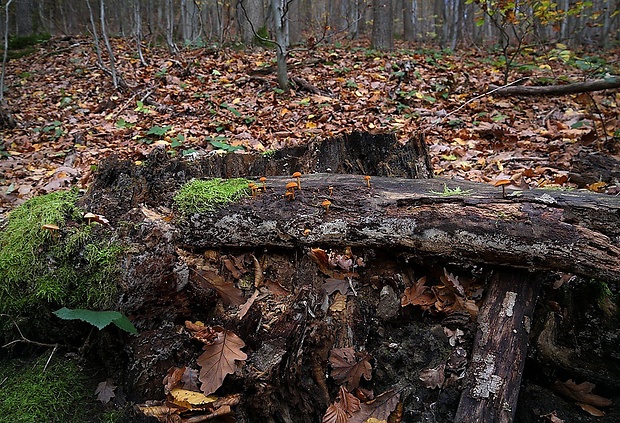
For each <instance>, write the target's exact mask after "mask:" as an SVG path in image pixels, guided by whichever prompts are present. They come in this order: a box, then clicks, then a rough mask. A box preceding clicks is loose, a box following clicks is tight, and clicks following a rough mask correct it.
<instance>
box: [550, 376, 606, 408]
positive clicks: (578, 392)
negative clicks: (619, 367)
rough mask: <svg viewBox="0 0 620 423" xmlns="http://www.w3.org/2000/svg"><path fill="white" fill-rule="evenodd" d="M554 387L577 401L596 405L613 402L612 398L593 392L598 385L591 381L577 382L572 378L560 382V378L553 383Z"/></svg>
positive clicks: (604, 405)
mask: <svg viewBox="0 0 620 423" xmlns="http://www.w3.org/2000/svg"><path fill="white" fill-rule="evenodd" d="M553 387H554V388H555V390H556V391H557V392H559V393H560V394H562V395H564V396H566V397H569V398H571V399H573V400H575V401H577V402H581V403H584V404H589V405H593V406H595V407H609V406H610V405H611V404H612V402H611V400H609V399H607V398H604V397H601V396H599V395H596V394H593V393H592V391H593V390H594V388H595V387H596V385H594V384H593V383H590V382H582V383H580V384H576V383H575V382H573V380H572V379H569V380H567V381H566V382H560V381H559V380H558V381H556V382H555V383H554V384H553Z"/></svg>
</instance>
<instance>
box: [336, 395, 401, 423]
mask: <svg viewBox="0 0 620 423" xmlns="http://www.w3.org/2000/svg"><path fill="white" fill-rule="evenodd" d="M399 402H400V392H396V391H394V390H389V391H386V392H384V393H382V394H381V395H379V396H377V397H376V398H375V399H374V400H372V401H370V402H367V403H363V404H360V411H358V412H357V413H354V414H353V415H352V416H351V418H350V419H349V422H348V423H367V422H369V421H370V422H375V423H377V422H384V423H385V422H387V421H388V419H389V418H390V414H392V412H393V411H394V410H395V409H396V407H398V403H399ZM371 419H375V420H371Z"/></svg>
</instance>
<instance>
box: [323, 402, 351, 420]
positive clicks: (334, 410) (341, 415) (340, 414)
mask: <svg viewBox="0 0 620 423" xmlns="http://www.w3.org/2000/svg"><path fill="white" fill-rule="evenodd" d="M348 421H349V416H348V415H347V412H346V411H344V410H343V409H342V408H340V407H339V406H338V405H336V404H335V403H334V404H330V406H329V407H327V411H326V412H325V415H324V416H323V420H322V423H347V422H348Z"/></svg>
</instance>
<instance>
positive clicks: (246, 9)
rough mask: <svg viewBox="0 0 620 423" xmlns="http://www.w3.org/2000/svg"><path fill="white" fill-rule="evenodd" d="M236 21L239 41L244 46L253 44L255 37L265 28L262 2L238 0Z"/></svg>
mask: <svg viewBox="0 0 620 423" xmlns="http://www.w3.org/2000/svg"><path fill="white" fill-rule="evenodd" d="M237 20H238V21H239V29H240V31H241V40H242V41H243V43H244V44H246V45H251V44H253V43H254V41H255V39H254V37H255V35H256V34H257V33H258V31H259V29H260V28H262V27H264V26H265V9H264V8H263V2H262V0H238V2H237Z"/></svg>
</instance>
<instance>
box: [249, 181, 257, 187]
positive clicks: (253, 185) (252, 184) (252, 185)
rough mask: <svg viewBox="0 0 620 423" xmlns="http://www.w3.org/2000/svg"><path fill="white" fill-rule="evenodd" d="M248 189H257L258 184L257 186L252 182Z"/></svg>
mask: <svg viewBox="0 0 620 423" xmlns="http://www.w3.org/2000/svg"><path fill="white" fill-rule="evenodd" d="M248 187H249V188H255V187H256V184H255V183H254V182H250V183H249V184H248Z"/></svg>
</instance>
